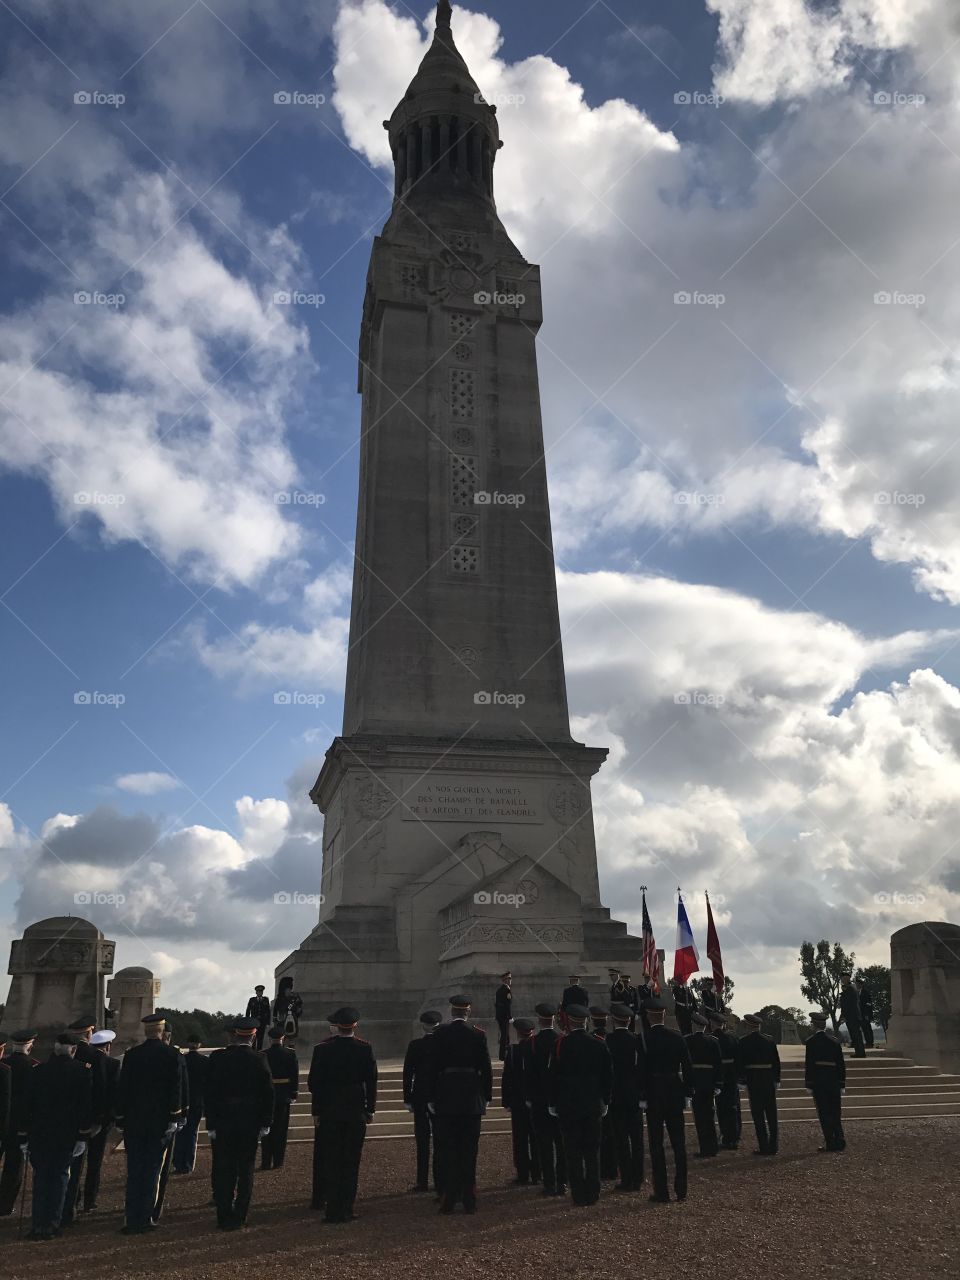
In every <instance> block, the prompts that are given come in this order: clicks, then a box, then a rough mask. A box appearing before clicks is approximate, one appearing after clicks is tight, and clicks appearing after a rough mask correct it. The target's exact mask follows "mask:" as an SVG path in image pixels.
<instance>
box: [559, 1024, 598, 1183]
mask: <svg viewBox="0 0 960 1280" xmlns="http://www.w3.org/2000/svg"><path fill="white" fill-rule="evenodd" d="M547 1080H548V1089H549V1098H550V1105H551V1107H553V1108H554V1109H555V1110H556V1112H557V1115H558V1117H559V1120H560V1132H561V1134H562V1135H563V1150H564V1155H565V1157H566V1164H567V1176H568V1177H569V1179H570V1194H571V1196H572V1198H573V1201H574V1203H575V1204H581V1205H587V1204H595V1203H596V1201H597V1199H598V1198H599V1196H600V1141H601V1135H602V1127H601V1120H602V1116H603V1112H604V1111H605V1110H606V1108H607V1107H608V1106H609V1105H610V1097H611V1093H612V1090H613V1063H612V1062H611V1060H610V1053H609V1051H608V1049H607V1046H606V1041H605V1040H603V1039H600V1038H598V1037H597V1036H595V1035H591V1034H589V1033H588V1032H586V1031H580V1030H577V1031H571V1032H570V1034H569V1035H567V1036H564V1037H563V1038H562V1039H561V1040H558V1041H557V1042H556V1044H555V1045H554V1049H553V1055H552V1057H551V1059H550V1066H549V1069H548V1073H547Z"/></svg>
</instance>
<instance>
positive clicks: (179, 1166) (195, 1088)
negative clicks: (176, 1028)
mask: <svg viewBox="0 0 960 1280" xmlns="http://www.w3.org/2000/svg"><path fill="white" fill-rule="evenodd" d="M186 1046H187V1052H186V1053H185V1054H184V1056H183V1062H182V1066H183V1069H184V1071H185V1072H186V1073H187V1087H188V1092H189V1098H188V1101H187V1110H186V1115H187V1121H186V1124H185V1125H184V1126H183V1128H182V1129H180V1130H178V1132H177V1136H176V1138H175V1139H174V1143H173V1172H174V1173H178V1174H184V1173H193V1170H194V1167H195V1165H196V1163H197V1134H198V1132H199V1130H200V1121H201V1120H202V1119H203V1095H204V1091H205V1089H206V1079H207V1067H208V1065H209V1062H210V1059H209V1058H206V1057H204V1055H203V1054H202V1053H201V1052H200V1037H199V1036H187V1040H186Z"/></svg>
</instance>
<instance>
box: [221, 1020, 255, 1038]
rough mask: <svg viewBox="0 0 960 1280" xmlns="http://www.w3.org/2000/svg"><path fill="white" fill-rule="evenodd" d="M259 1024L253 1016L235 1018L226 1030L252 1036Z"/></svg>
mask: <svg viewBox="0 0 960 1280" xmlns="http://www.w3.org/2000/svg"><path fill="white" fill-rule="evenodd" d="M259 1025H260V1024H259V1023H258V1022H256V1021H254V1019H253V1018H235V1019H234V1021H233V1022H232V1023H231V1024H230V1026H229V1028H228V1030H230V1031H232V1032H233V1034H234V1035H235V1036H252V1035H253V1033H254V1032H255V1031H256V1030H257V1028H258V1027H259Z"/></svg>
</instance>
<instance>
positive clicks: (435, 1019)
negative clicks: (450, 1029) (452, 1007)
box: [420, 1009, 443, 1027]
mask: <svg viewBox="0 0 960 1280" xmlns="http://www.w3.org/2000/svg"><path fill="white" fill-rule="evenodd" d="M420 1021H421V1022H422V1023H423V1025H424V1026H425V1027H436V1026H438V1025H439V1024H440V1023H441V1022H442V1021H443V1017H442V1015H441V1014H439V1013H437V1011H436V1009H425V1010H424V1011H423V1013H421V1015H420Z"/></svg>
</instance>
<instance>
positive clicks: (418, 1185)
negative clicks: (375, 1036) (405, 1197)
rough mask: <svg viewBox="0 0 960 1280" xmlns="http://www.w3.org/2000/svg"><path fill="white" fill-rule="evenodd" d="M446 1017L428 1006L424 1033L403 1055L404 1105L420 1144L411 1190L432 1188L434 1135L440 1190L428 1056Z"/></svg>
mask: <svg viewBox="0 0 960 1280" xmlns="http://www.w3.org/2000/svg"><path fill="white" fill-rule="evenodd" d="M442 1021H443V1019H442V1018H441V1016H440V1014H439V1013H437V1012H436V1011H435V1010H433V1009H427V1010H426V1011H425V1012H424V1013H421V1015H420V1027H421V1029H422V1031H423V1035H420V1036H417V1038H416V1039H415V1040H411V1041H410V1043H409V1044H408V1045H407V1052H406V1054H405V1055H404V1059H403V1105H404V1106H405V1107H406V1108H407V1110H408V1111H409V1112H410V1113H411V1114H412V1116H413V1134H414V1139H415V1141H416V1144H417V1180H416V1182H415V1183H414V1184H413V1186H412V1187H411V1188H410V1190H411V1191H429V1189H430V1146H431V1142H430V1139H431V1136H433V1186H434V1189H435V1190H437V1191H439V1190H440V1179H439V1177H438V1176H437V1143H436V1135H433V1120H432V1117H431V1115H430V1112H429V1110H428V1107H427V1104H428V1103H429V1101H430V1094H429V1086H430V1073H429V1071H428V1070H427V1058H428V1056H429V1054H430V1053H431V1052H432V1051H433V1033H434V1032H435V1031H436V1029H437V1027H438V1026H439V1025H440V1023H441V1022H442Z"/></svg>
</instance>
